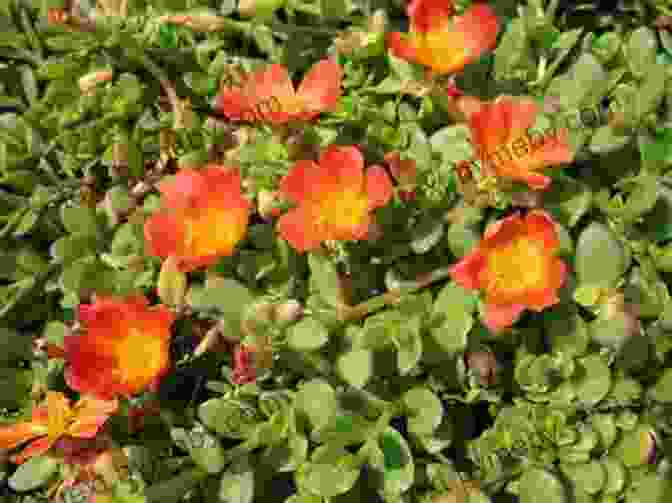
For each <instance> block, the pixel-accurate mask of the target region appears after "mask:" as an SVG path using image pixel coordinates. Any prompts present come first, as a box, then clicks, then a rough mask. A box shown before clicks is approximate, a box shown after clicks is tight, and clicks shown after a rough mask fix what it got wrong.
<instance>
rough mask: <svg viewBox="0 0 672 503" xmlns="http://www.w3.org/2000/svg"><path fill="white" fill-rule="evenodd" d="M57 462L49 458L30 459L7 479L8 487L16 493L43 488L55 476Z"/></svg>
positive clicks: (57, 466)
mask: <svg viewBox="0 0 672 503" xmlns="http://www.w3.org/2000/svg"><path fill="white" fill-rule="evenodd" d="M59 465H60V463H59V460H58V459H56V458H52V457H49V456H40V457H36V458H32V459H31V460H29V461H27V462H26V463H23V464H22V465H21V466H19V468H18V469H17V470H16V471H15V472H14V473H13V474H12V476H11V477H10V478H9V481H8V482H9V487H11V488H12V489H13V490H14V491H17V492H25V491H32V490H33V489H37V488H38V487H41V486H44V485H46V484H47V483H49V481H50V480H51V479H52V478H53V477H54V476H55V475H56V473H57V472H58V468H59Z"/></svg>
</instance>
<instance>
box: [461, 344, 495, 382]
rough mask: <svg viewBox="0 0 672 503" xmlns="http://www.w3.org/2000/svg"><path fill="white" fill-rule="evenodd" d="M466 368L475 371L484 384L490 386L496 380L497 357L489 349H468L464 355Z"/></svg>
mask: <svg viewBox="0 0 672 503" xmlns="http://www.w3.org/2000/svg"><path fill="white" fill-rule="evenodd" d="M464 359H465V364H466V366H467V368H468V369H470V370H472V371H474V372H476V374H477V375H478V377H479V380H480V382H481V384H482V385H484V386H492V385H493V384H495V383H496V382H497V369H498V365H497V359H496V358H495V355H493V354H492V353H491V352H490V351H470V352H468V353H467V354H466V355H465V358H464Z"/></svg>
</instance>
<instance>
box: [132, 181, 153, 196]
mask: <svg viewBox="0 0 672 503" xmlns="http://www.w3.org/2000/svg"><path fill="white" fill-rule="evenodd" d="M151 190H152V186H151V185H149V184H148V183H147V182H138V183H137V184H135V186H134V187H133V188H132V189H131V195H132V196H133V197H137V198H138V199H140V198H142V197H144V196H145V195H146V194H148V193H149V192H151Z"/></svg>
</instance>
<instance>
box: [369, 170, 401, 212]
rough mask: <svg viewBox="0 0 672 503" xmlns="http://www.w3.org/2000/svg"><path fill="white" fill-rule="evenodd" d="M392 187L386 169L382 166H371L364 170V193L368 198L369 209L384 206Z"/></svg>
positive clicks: (392, 190) (390, 194)
mask: <svg viewBox="0 0 672 503" xmlns="http://www.w3.org/2000/svg"><path fill="white" fill-rule="evenodd" d="M393 194H394V188H393V187H392V181H391V180H390V177H389V176H388V175H387V171H385V168H383V167H382V166H371V167H369V168H368V169H367V170H366V195H367V197H368V200H369V210H372V209H375V208H379V207H381V206H385V205H386V204H387V203H388V202H389V201H390V199H392V195H393Z"/></svg>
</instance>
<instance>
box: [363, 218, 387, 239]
mask: <svg viewBox="0 0 672 503" xmlns="http://www.w3.org/2000/svg"><path fill="white" fill-rule="evenodd" d="M383 235H384V233H383V227H382V226H381V225H380V224H379V223H378V222H376V221H375V220H374V221H372V222H371V223H370V224H369V233H368V236H367V241H368V242H369V243H375V242H377V241H380V240H381V239H382V238H383Z"/></svg>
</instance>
